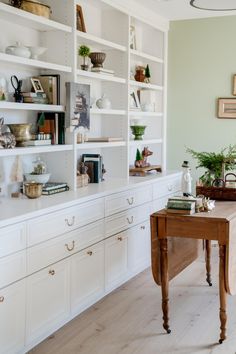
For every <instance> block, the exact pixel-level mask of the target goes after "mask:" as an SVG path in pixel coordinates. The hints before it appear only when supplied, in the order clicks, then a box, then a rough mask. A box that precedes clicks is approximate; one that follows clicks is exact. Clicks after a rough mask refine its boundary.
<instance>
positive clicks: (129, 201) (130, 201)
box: [127, 197, 134, 205]
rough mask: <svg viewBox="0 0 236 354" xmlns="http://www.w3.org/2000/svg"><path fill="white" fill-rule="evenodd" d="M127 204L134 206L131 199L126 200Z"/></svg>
mask: <svg viewBox="0 0 236 354" xmlns="http://www.w3.org/2000/svg"><path fill="white" fill-rule="evenodd" d="M127 202H128V204H129V205H133V204H134V198H133V197H131V198H127Z"/></svg>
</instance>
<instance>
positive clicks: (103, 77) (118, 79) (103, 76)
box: [77, 70, 126, 84]
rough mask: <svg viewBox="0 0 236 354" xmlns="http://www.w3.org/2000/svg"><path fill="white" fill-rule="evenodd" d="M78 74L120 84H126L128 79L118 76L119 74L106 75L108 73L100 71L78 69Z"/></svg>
mask: <svg viewBox="0 0 236 354" xmlns="http://www.w3.org/2000/svg"><path fill="white" fill-rule="evenodd" d="M77 75H78V76H84V77H88V78H93V79H96V80H104V81H111V82H117V83H120V84H125V83H126V80H125V79H123V78H121V77H117V76H113V75H109V74H108V75H106V74H99V73H94V72H91V71H83V70H77Z"/></svg>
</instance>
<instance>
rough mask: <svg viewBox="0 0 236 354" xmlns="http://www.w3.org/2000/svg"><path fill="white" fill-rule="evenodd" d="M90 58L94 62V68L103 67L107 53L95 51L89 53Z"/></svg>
mask: <svg viewBox="0 0 236 354" xmlns="http://www.w3.org/2000/svg"><path fill="white" fill-rule="evenodd" d="M89 58H90V59H91V62H92V64H93V67H94V68H103V65H102V64H103V62H104V60H105V59H106V53H102V52H93V53H90V54H89Z"/></svg>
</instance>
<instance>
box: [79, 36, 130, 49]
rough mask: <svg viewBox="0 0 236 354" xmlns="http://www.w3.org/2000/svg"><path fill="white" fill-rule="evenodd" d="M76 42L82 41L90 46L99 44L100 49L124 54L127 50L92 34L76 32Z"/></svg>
mask: <svg viewBox="0 0 236 354" xmlns="http://www.w3.org/2000/svg"><path fill="white" fill-rule="evenodd" d="M77 38H78V40H80V39H82V42H83V44H86V45H91V44H99V45H100V46H101V47H102V48H104V47H105V48H110V49H116V50H120V51H121V52H125V51H126V50H127V48H126V47H125V46H123V45H120V44H117V43H114V42H111V41H108V40H106V39H103V38H100V37H97V36H94V35H92V34H89V33H86V32H81V31H77Z"/></svg>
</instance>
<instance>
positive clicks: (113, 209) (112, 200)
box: [105, 186, 152, 216]
mask: <svg viewBox="0 0 236 354" xmlns="http://www.w3.org/2000/svg"><path fill="white" fill-rule="evenodd" d="M151 200H152V187H151V186H146V187H144V188H139V189H137V188H136V189H133V190H130V191H126V192H122V193H117V194H113V195H111V196H108V197H106V198H105V215H106V216H110V215H113V214H116V213H119V212H121V211H123V210H127V209H130V208H133V207H136V206H138V205H141V204H144V203H147V202H150V201H151Z"/></svg>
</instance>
